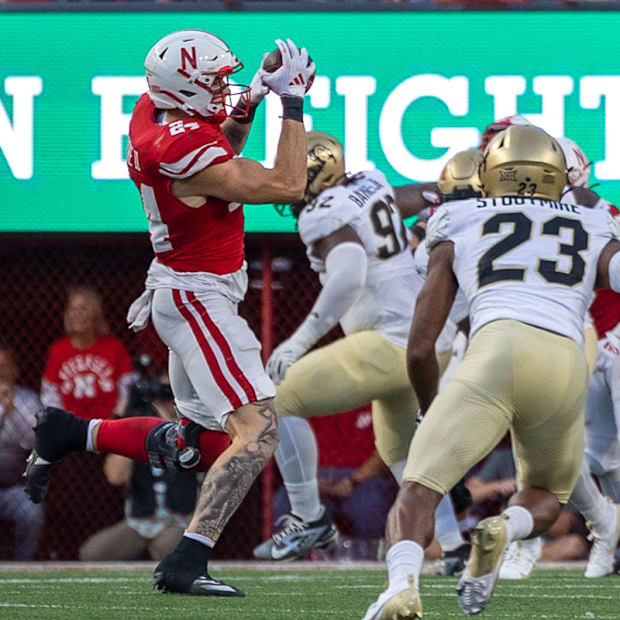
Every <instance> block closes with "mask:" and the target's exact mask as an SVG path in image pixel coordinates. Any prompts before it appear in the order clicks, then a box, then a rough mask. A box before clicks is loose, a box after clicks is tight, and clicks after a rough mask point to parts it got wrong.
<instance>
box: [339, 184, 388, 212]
mask: <svg viewBox="0 0 620 620" xmlns="http://www.w3.org/2000/svg"><path fill="white" fill-rule="evenodd" d="M383 187H384V186H383V185H382V184H381V183H379V182H378V181H375V180H374V179H368V181H367V183H365V184H364V185H362V186H360V187H357V188H356V189H355V190H354V191H353V192H351V193H350V194H349V195H348V196H347V198H348V199H349V200H350V201H351V202H354V203H355V204H356V205H357V206H358V207H360V209H361V208H363V207H364V206H365V205H366V201H367V200H368V199H369V198H372V197H373V196H374V195H375V194H376V193H377V192H378V191H379V190H380V189H382V188H383Z"/></svg>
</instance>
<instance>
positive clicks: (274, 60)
mask: <svg viewBox="0 0 620 620" xmlns="http://www.w3.org/2000/svg"><path fill="white" fill-rule="evenodd" d="M311 62H312V58H310V56H308V65H310V63H311ZM281 66H282V54H281V53H280V50H279V49H278V48H276V49H275V50H273V52H270V53H269V54H268V55H267V57H266V58H265V60H263V69H264V70H265V71H266V72H267V73H273V72H274V71H276V70H278V69H279V68H280V67H281Z"/></svg>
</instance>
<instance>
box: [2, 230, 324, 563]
mask: <svg viewBox="0 0 620 620" xmlns="http://www.w3.org/2000/svg"><path fill="white" fill-rule="evenodd" d="M246 249H247V259H248V265H249V275H250V287H249V290H248V294H247V296H246V300H245V302H244V303H243V304H242V306H241V308H240V312H241V314H242V315H243V316H244V317H245V318H246V319H247V320H248V322H249V323H250V325H251V327H252V329H253V330H254V332H255V333H256V334H257V335H258V336H259V338H260V339H261V340H262V342H263V348H264V351H263V352H264V354H265V355H268V354H269V352H270V350H271V349H272V348H273V346H275V345H277V344H278V343H279V342H280V341H281V340H283V339H284V338H285V337H286V336H287V335H289V334H290V333H291V332H292V331H293V330H294V329H295V327H297V325H298V324H299V323H300V322H301V320H302V319H303V317H304V316H305V314H306V313H307V311H308V310H309V308H310V307H311V305H312V302H313V300H314V298H315V297H316V294H317V292H318V290H319V283H318V279H317V277H316V275H315V274H314V273H312V272H311V271H310V269H309V267H308V263H307V259H306V257H305V254H304V251H303V247H302V246H301V243H300V242H299V240H298V239H297V238H295V237H291V236H282V235H279V236H270V237H249V238H248V240H247V243H246ZM151 258H152V252H151V248H150V245H149V243H148V240H147V239H146V238H145V237H144V236H140V235H135V236H105V235H104V236H101V235H99V236H91V235H85V236H75V235H73V236H54V237H44V236H43V237H42V236H41V235H38V236H37V237H31V236H23V237H21V236H15V237H12V236H7V235H4V236H3V237H2V238H1V239H0V282H1V284H0V325H1V327H0V341H3V342H5V343H7V344H8V345H9V346H11V347H12V348H13V349H14V350H15V353H16V357H17V360H18V363H19V366H20V379H19V382H20V383H21V384H23V385H25V386H26V387H28V388H31V389H33V390H36V391H38V390H39V385H40V378H41V373H42V371H43V366H44V362H45V357H46V354H47V350H48V348H49V346H50V344H51V342H52V341H53V340H54V339H56V338H58V337H59V336H60V335H62V333H63V323H62V314H63V308H64V304H65V297H66V289H67V287H68V286H70V285H74V284H89V285H94V286H96V287H97V288H98V289H99V291H100V292H101V293H102V294H103V296H104V299H105V311H106V316H107V318H108V320H109V322H110V325H111V327H112V331H113V333H115V334H116V335H118V336H119V337H120V338H122V339H123V341H124V342H125V343H126V345H127V347H128V349H129V351H130V352H131V354H132V355H136V354H139V353H148V354H150V355H151V356H152V358H153V360H154V363H155V364H156V365H157V366H158V367H165V364H166V360H167V354H166V350H165V347H163V345H162V344H161V342H160V341H159V340H158V338H157V336H156V334H155V333H154V331H153V330H152V328H149V329H147V330H145V331H144V332H140V333H138V334H134V333H132V332H129V331H128V330H127V329H126V323H125V314H126V312H127V308H128V307H129V304H130V303H131V301H132V300H133V299H134V298H135V297H137V296H138V295H139V294H140V293H141V291H142V287H143V282H144V278H145V274H146V270H147V267H148V265H149V262H150V260H151ZM101 460H102V457H101V456H100V455H94V454H80V455H70V456H69V457H67V458H66V459H65V461H64V463H62V464H61V465H60V466H58V467H57V468H56V471H55V473H54V476H53V480H52V485H51V488H50V493H49V496H48V500H47V501H46V525H45V532H44V534H43V536H42V539H41V543H40V546H39V552H38V557H39V559H57V560H71V559H76V558H77V550H78V548H79V545H80V544H81V543H82V542H84V540H86V538H88V537H89V536H90V535H91V534H93V533H94V532H95V531H97V530H99V529H101V528H103V527H107V526H109V525H112V524H113V523H115V522H117V521H118V520H119V519H120V518H122V515H123V497H122V492H121V491H120V490H119V489H118V488H115V487H112V486H110V485H109V484H108V483H107V482H106V481H105V479H104V477H103V474H102V472H101ZM276 481H277V473H276V472H275V468H274V467H273V465H272V466H271V467H270V468H268V470H267V471H266V473H265V474H263V478H262V479H260V480H259V481H257V483H256V484H255V485H254V487H253V488H252V489H251V491H250V493H249V494H248V497H247V498H246V500H245V502H244V503H243V505H242V506H241V508H240V509H239V511H238V512H237V514H236V515H235V516H234V517H233V521H232V522H231V524H230V525H229V527H228V528H227V529H226V531H225V533H224V536H223V538H222V539H221V542H220V544H218V547H217V549H216V556H217V557H220V558H224V557H225V558H248V557H250V556H251V550H252V548H253V547H254V546H255V545H256V544H258V542H260V541H261V540H262V538H263V537H264V536H265V535H268V534H270V533H271V518H270V517H271V512H270V511H271V508H270V506H271V493H272V489H273V486H274V484H275V483H276ZM11 540H12V538H11V532H10V530H9V529H8V528H7V526H6V524H2V523H0V559H9V558H10V557H11V554H12V543H11Z"/></svg>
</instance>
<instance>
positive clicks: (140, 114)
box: [127, 94, 244, 275]
mask: <svg viewBox="0 0 620 620" xmlns="http://www.w3.org/2000/svg"><path fill="white" fill-rule="evenodd" d="M232 157H233V151H232V149H231V147H230V144H229V143H228V140H227V139H226V137H225V136H224V134H223V133H222V130H221V128H220V126H219V125H216V124H213V123H207V122H206V121H204V120H201V119H199V118H186V119H182V120H177V121H173V122H171V123H167V124H163V125H160V124H159V123H158V122H157V119H156V109H155V106H154V105H153V103H152V101H151V99H150V98H149V96H148V95H146V94H145V95H142V97H140V99H139V100H138V102H137V103H136V107H135V108H134V111H133V114H132V117H131V123H130V125H129V149H128V152H127V165H128V167H129V176H130V177H131V179H132V180H133V182H134V183H135V184H136V186H137V187H138V190H139V191H140V195H141V196H142V205H143V207H144V210H145V212H146V216H147V218H148V220H149V234H150V237H151V243H152V245H153V250H154V252H155V255H156V256H157V260H158V261H160V262H161V263H163V264H164V265H166V266H168V267H170V268H172V269H174V270H175V271H179V272H193V271H208V272H211V273H216V274H220V275H221V274H227V273H233V272H235V271H237V270H238V269H240V268H241V266H242V265H243V260H244V248H243V208H242V206H241V205H240V204H239V203H237V202H235V203H228V202H226V201H224V200H220V199H219V198H212V197H207V199H206V203H205V204H203V205H202V206H201V207H198V208H193V207H189V206H187V205H186V204H185V203H183V202H182V201H181V200H179V199H178V198H177V197H176V196H175V195H174V194H173V193H172V190H171V185H172V182H173V181H174V180H175V179H187V178H189V177H191V176H193V175H194V174H196V173H197V172H200V171H201V170H204V169H205V168H206V167H207V166H211V165H213V164H218V163H222V162H225V161H227V160H229V159H231V158H232Z"/></svg>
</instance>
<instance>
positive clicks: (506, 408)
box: [403, 320, 588, 503]
mask: <svg viewBox="0 0 620 620" xmlns="http://www.w3.org/2000/svg"><path fill="white" fill-rule="evenodd" d="M587 384H588V367H587V363H586V359H585V356H584V353H583V351H582V349H581V348H580V347H579V346H578V345H577V343H576V342H574V341H573V340H571V339H569V338H565V337H563V336H559V335H558V334H553V333H551V332H548V331H545V330H542V329H538V328H536V327H532V326H530V325H526V324H524V323H520V322H517V321H508V320H503V321H494V322H492V323H489V324H487V325H484V326H483V327H482V328H481V329H480V330H479V331H478V332H476V334H474V336H473V338H472V340H471V342H470V344H469V347H468V349H467V352H466V354H465V357H464V359H463V361H462V362H461V364H460V365H459V366H458V368H457V369H456V370H455V372H454V374H453V375H452V378H451V379H450V380H449V381H448V384H447V386H446V388H445V390H444V391H443V392H440V393H439V394H438V395H437V397H436V398H435V400H434V401H433V403H432V405H431V406H430V408H429V410H428V412H427V413H426V415H425V416H424V421H423V423H422V424H421V425H420V427H419V428H418V430H417V432H416V435H415V437H414V439H413V441H412V442H411V446H410V449H409V457H408V462H407V466H406V467H405V472H404V475H403V480H404V481H416V482H419V483H420V484H423V485H424V486H427V487H429V488H431V489H434V490H435V491H437V492H439V493H441V494H445V493H447V492H448V491H449V490H450V489H451V488H452V487H453V486H454V485H455V484H456V483H457V482H458V481H459V480H460V479H461V478H462V477H463V476H464V475H465V474H466V473H467V472H468V471H469V470H470V469H471V467H473V466H474V465H475V464H476V463H478V462H479V461H480V460H481V459H482V458H484V457H485V456H486V455H487V454H488V453H489V452H490V451H491V450H492V449H493V448H494V447H495V446H496V445H497V443H498V442H499V441H500V440H501V439H502V437H503V436H504V434H505V433H506V431H507V430H510V431H511V434H512V440H513V450H514V452H515V456H516V459H517V476H518V482H519V488H520V489H527V488H532V487H536V488H540V489H546V490H548V491H549V492H551V493H553V494H554V495H555V496H556V497H557V498H558V500H559V501H560V502H562V503H565V502H567V501H568V498H569V496H570V494H571V491H572V489H573V486H574V485H575V482H576V480H577V476H578V475H579V471H580V468H581V461H582V458H583V446H584V417H583V411H584V401H585V394H586V390H587Z"/></svg>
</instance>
